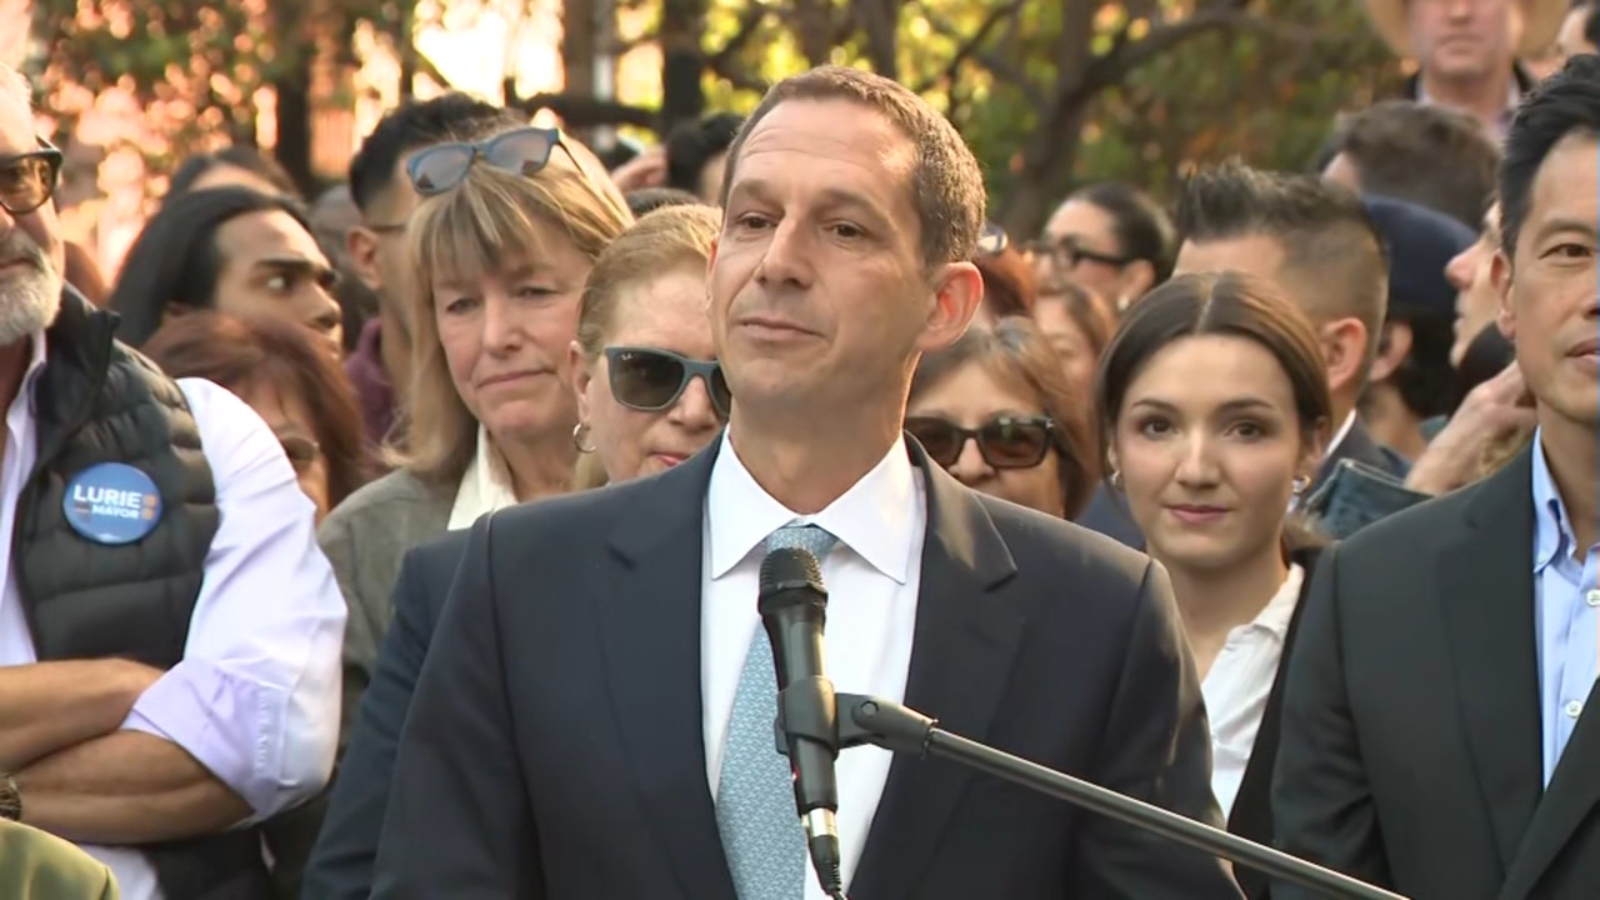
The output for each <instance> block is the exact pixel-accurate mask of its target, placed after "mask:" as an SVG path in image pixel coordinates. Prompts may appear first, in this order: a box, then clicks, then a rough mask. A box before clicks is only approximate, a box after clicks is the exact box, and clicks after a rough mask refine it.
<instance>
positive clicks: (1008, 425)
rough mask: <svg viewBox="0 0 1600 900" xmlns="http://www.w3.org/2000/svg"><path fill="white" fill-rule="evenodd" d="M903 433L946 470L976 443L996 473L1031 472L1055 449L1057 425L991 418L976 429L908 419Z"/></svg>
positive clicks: (1044, 420)
mask: <svg viewBox="0 0 1600 900" xmlns="http://www.w3.org/2000/svg"><path fill="white" fill-rule="evenodd" d="M905 430H906V431H907V432H909V433H910V434H911V436H912V437H914V438H916V439H917V443H919V444H921V445H922V449H923V451H924V452H926V453H927V454H928V458H929V459H931V460H933V461H934V462H936V463H938V464H939V465H940V466H943V467H944V468H946V469H948V468H950V467H951V466H953V465H955V464H956V461H957V460H959V459H961V453H962V451H964V450H965V449H966V448H967V442H968V441H977V442H978V452H979V453H980V454H982V455H983V461H984V462H986V463H988V464H989V465H990V466H991V467H992V468H995V469H1031V468H1033V467H1034V466H1037V465H1039V464H1040V463H1042V462H1044V460H1045V457H1047V456H1049V455H1050V450H1051V449H1052V448H1054V447H1055V446H1056V440H1055V435H1056V423H1055V420H1053V419H1051V418H1050V417H1049V416H1003V415H1002V416H994V417H992V418H990V419H988V420H987V421H985V422H984V423H983V424H982V425H979V426H978V427H977V428H964V427H962V426H960V425H957V424H956V423H955V422H952V421H950V420H949V419H946V418H943V417H941V416H909V417H907V418H906V423H905ZM1024 439H1025V440H1024Z"/></svg>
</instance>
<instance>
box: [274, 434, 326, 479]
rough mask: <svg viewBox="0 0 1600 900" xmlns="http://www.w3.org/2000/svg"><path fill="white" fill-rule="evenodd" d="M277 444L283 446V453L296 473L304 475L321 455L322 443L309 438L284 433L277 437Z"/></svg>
mask: <svg viewBox="0 0 1600 900" xmlns="http://www.w3.org/2000/svg"><path fill="white" fill-rule="evenodd" d="M278 445H279V446H281V447H283V455H284V456H286V457H288V458H289V465H290V466H291V467H293V468H294V473H295V474H296V475H304V474H305V473H306V472H307V471H309V470H310V469H311V467H312V466H313V465H315V464H316V462H317V459H318V458H319V457H321V456H322V445H320V444H318V443H317V442H316V441H313V440H311V439H310V438H303V437H299V436H298V435H286V436H284V437H280V438H278Z"/></svg>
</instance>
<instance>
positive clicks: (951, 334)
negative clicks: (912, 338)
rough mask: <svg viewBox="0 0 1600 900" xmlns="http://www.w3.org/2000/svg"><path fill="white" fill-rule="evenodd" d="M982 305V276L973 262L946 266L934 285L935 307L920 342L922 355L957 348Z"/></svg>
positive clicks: (929, 314) (930, 310) (931, 310)
mask: <svg viewBox="0 0 1600 900" xmlns="http://www.w3.org/2000/svg"><path fill="white" fill-rule="evenodd" d="M982 302H983V275H982V274H981V273H979V272H978V267H977V266H975V265H973V264H972V263H970V262H954V263H946V264H945V265H944V266H942V267H940V269H939V271H938V273H937V275H936V276H935V279H934V282H933V306H932V307H931V308H930V309H929V311H928V321H927V324H926V327H924V328H923V330H922V337H921V338H920V339H919V340H918V341H917V350H918V351H919V352H921V353H933V352H935V351H938V350H943V349H944V348H945V347H948V346H950V345H951V344H954V343H955V342H956V341H957V340H959V339H960V337H961V335H963V334H965V333H966V330H967V326H968V325H971V324H972V318H973V316H975V315H976V314H977V312H978V304H980V303H982Z"/></svg>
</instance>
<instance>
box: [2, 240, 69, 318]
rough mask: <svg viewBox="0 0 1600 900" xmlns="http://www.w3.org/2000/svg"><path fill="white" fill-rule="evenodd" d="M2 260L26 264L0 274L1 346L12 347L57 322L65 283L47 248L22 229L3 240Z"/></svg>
mask: <svg viewBox="0 0 1600 900" xmlns="http://www.w3.org/2000/svg"><path fill="white" fill-rule="evenodd" d="M0 261H5V262H16V261H21V262H23V263H24V265H21V266H17V267H15V268H12V269H11V270H10V271H7V272H4V273H0V347H9V346H10V345H12V344H14V343H16V342H17V341H19V340H22V339H24V338H27V337H28V336H29V335H32V334H34V333H36V332H40V331H43V330H44V329H45V328H46V327H48V326H49V325H50V323H51V322H54V321H55V318H56V313H57V312H58V311H59V310H60V309H61V291H62V283H63V282H62V278H61V274H60V273H59V272H57V271H56V268H55V266H54V265H52V264H51V262H50V258H49V257H48V256H46V255H45V252H44V249H43V248H41V247H40V246H39V245H38V244H36V243H34V241H33V239H32V238H30V237H28V236H27V235H26V234H24V233H23V232H22V231H21V230H20V229H13V230H12V232H11V234H10V235H8V236H7V237H6V239H5V240H3V241H0Z"/></svg>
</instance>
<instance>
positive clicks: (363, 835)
mask: <svg viewBox="0 0 1600 900" xmlns="http://www.w3.org/2000/svg"><path fill="white" fill-rule="evenodd" d="M466 546H467V532H465V531H451V532H446V533H445V536H444V537H441V538H439V539H437V540H433V541H429V542H427V543H425V544H420V545H418V546H417V547H415V548H414V549H412V550H411V551H410V552H409V553H407V554H406V555H405V559H404V562H402V563H401V566H400V574H399V577H398V578H397V579H396V581H395V592H394V614H393V618H392V619H391V622H390V625H389V629H388V631H387V632H385V633H384V638H383V646H382V647H381V648H380V650H379V652H378V654H377V657H376V661H375V663H374V665H373V667H372V679H371V681H370V682H368V686H367V690H366V691H364V692H363V693H362V696H361V705H360V707H359V709H358V711H357V712H356V714H355V716H354V718H353V723H352V725H351V729H350V741H349V744H348V746H347V749H346V751H345V756H344V762H343V765H342V768H341V769H340V772H339V777H338V778H336V779H334V782H333V788H332V790H331V791H330V796H329V799H328V804H327V812H326V813H325V815H324V818H323V821H322V832H321V834H320V835H319V836H318V837H317V839H316V847H315V848H314V849H313V850H312V852H311V859H310V862H309V863H307V865H306V868H305V875H304V881H303V884H302V896H303V897H304V898H305V900H365V898H366V897H367V895H368V894H370V893H371V891H372V864H373V860H375V859H376V858H377V855H378V834H379V831H380V830H381V829H382V825H383V815H384V811H385V810H386V809H387V808H388V803H389V783H390V781H391V777H392V776H393V774H394V763H395V753H396V751H397V750H398V748H399V746H400V731H401V728H402V727H403V726H404V725H405V721H406V713H407V711H408V710H410V708H411V696H412V693H413V692H414V691H415V690H416V686H417V676H418V675H419V674H420V673H421V671H422V663H423V661H424V660H426V659H427V658H428V646H429V644H430V643H432V641H433V632H434V629H435V628H436V627H437V626H438V623H439V614H440V612H441V611H442V610H443V609H444V601H445V598H446V597H448V596H449V595H450V585H451V582H453V581H454V580H455V576H456V569H457V568H458V567H459V566H460V564H461V554H462V552H463V551H464V550H465V549H466Z"/></svg>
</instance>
